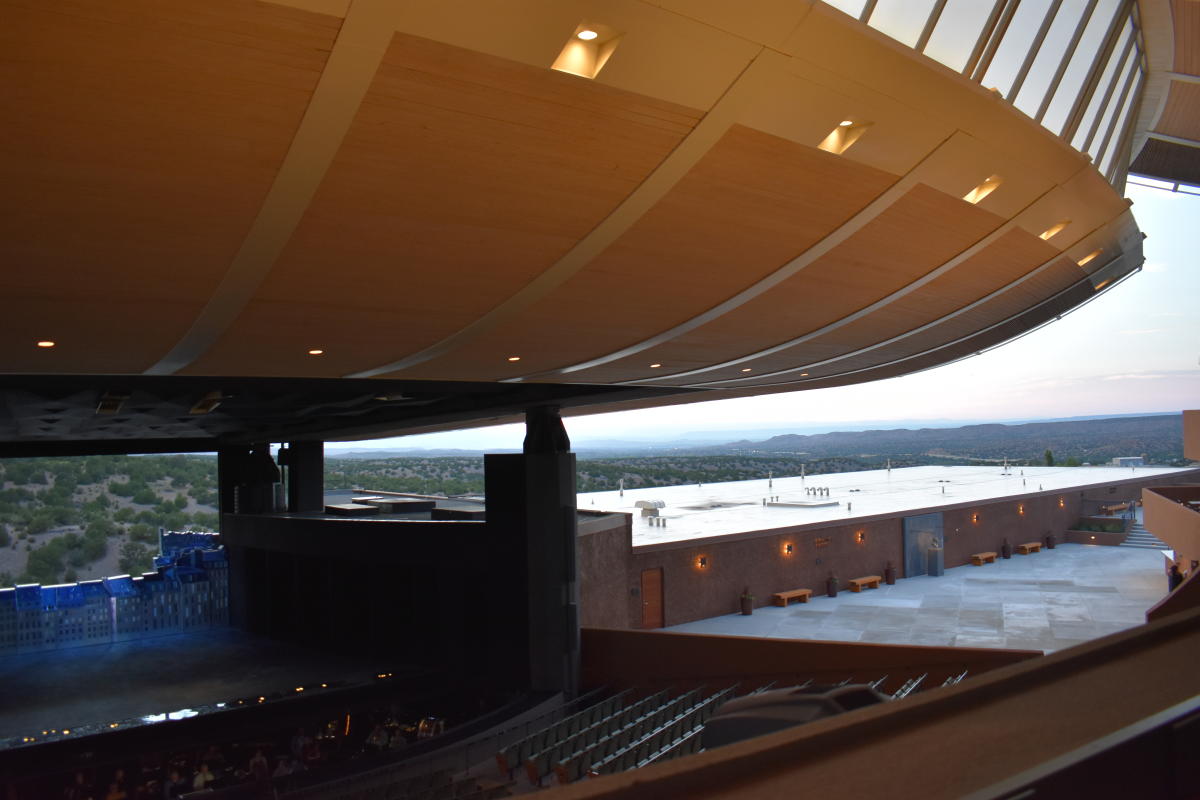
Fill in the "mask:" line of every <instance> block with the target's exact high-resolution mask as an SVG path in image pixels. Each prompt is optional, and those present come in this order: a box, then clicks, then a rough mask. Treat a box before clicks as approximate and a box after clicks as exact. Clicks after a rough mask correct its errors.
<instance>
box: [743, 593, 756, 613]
mask: <svg viewBox="0 0 1200 800" xmlns="http://www.w3.org/2000/svg"><path fill="white" fill-rule="evenodd" d="M740 599H741V603H742V616H745V617H748V616H750V615H751V614H753V613H754V598H753V597H746V596H745V595H742V597H741V598H740Z"/></svg>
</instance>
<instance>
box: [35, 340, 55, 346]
mask: <svg viewBox="0 0 1200 800" xmlns="http://www.w3.org/2000/svg"><path fill="white" fill-rule="evenodd" d="M55 344H57V342H52V341H50V340H49V339H42V340H41V341H40V342H38V343H37V346H38V347H54V345H55Z"/></svg>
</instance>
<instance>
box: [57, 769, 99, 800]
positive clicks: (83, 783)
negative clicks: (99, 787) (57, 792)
mask: <svg viewBox="0 0 1200 800" xmlns="http://www.w3.org/2000/svg"><path fill="white" fill-rule="evenodd" d="M62 796H63V800H95V797H96V794H95V791H94V790H93V789H92V786H91V784H89V783H88V782H87V779H86V778H85V777H84V775H83V773H82V772H76V773H75V775H74V777H73V778H72V779H71V782H70V783H69V784H67V787H66V788H65V789H63V795H62Z"/></svg>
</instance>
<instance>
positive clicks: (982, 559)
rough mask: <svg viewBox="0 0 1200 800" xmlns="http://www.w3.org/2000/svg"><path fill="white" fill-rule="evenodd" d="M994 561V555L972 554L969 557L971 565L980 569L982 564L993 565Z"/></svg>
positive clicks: (989, 553)
mask: <svg viewBox="0 0 1200 800" xmlns="http://www.w3.org/2000/svg"><path fill="white" fill-rule="evenodd" d="M995 561H996V554H995V553H991V552H988V553H974V554H972V556H971V563H972V564H974V565H975V566H977V567H982V566H983V565H984V564H993V563H995Z"/></svg>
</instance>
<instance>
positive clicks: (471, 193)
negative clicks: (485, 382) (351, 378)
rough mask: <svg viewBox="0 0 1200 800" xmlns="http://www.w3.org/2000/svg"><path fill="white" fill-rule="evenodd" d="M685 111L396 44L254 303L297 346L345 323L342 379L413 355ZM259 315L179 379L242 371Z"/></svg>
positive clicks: (669, 135) (607, 205)
mask: <svg viewBox="0 0 1200 800" xmlns="http://www.w3.org/2000/svg"><path fill="white" fill-rule="evenodd" d="M699 116H700V113H699V112H697V111H694V110H692V109H687V108H683V107H680V106H676V105H673V104H670V103H666V102H660V101H656V100H653V99H650V98H645V97H639V96H636V95H633V94H630V93H627V92H623V91H619V90H616V89H612V88H608V87H605V86H601V85H599V84H596V83H593V82H591V81H588V80H584V79H581V78H578V77H575V76H572V75H566V74H563V73H560V72H554V71H552V70H548V69H538V68H535V67H531V66H528V65H525V64H519V63H516V62H512V61H507V60H504V59H501V58H497V57H494V56H489V55H485V54H482V53H478V52H473V51H469V50H464V49H461V48H456V47H452V46H450V45H446V44H441V43H438V42H432V41H429V40H426V39H421V38H418V37H414V36H409V35H405V34H401V33H397V34H396V35H395V37H394V39H393V41H392V44H391V46H390V47H389V49H388V52H387V54H386V56H385V57H384V60H383V63H382V65H381V66H380V69H379V73H378V74H377V75H376V78H375V81H374V83H373V84H372V87H371V89H370V91H369V92H368V94H367V97H366V98H365V100H364V102H363V105H362V108H361V109H360V111H359V113H358V116H357V117H356V119H355V122H354V125H353V126H352V128H351V130H350V132H349V133H348V134H347V136H346V140H345V142H344V143H343V146H342V149H341V151H340V152H339V154H338V156H337V158H336V160H335V162H334V164H333V165H332V166H331V168H330V170H329V173H328V175H327V176H326V178H325V181H324V182H323V184H322V186H321V189H320V190H319V191H318V193H317V196H316V197H315V198H314V200H313V202H312V204H311V205H310V207H309V209H308V211H307V212H306V214H305V216H304V219H303V220H302V222H301V223H300V226H299V228H298V229H297V231H296V233H295V235H294V236H293V238H292V240H291V242H290V243H289V245H288V247H287V249H286V250H285V251H284V253H283V254H282V255H281V256H280V258H279V260H278V262H277V263H276V264H275V267H274V268H273V269H272V271H271V273H270V275H269V276H268V277H267V279H266V280H265V281H264V283H263V285H262V287H261V288H260V289H259V292H258V294H257V299H258V300H260V301H262V303H263V304H273V303H287V304H293V305H295V306H296V307H298V308H300V309H302V310H303V313H302V314H301V315H299V316H298V319H300V320H302V325H301V327H300V328H299V329H295V330H294V331H293V333H294V335H295V336H297V337H299V336H301V335H302V334H303V335H308V336H323V335H325V334H326V333H329V335H331V336H337V335H338V334H336V331H337V330H338V329H339V328H342V327H346V326H352V327H358V328H360V329H361V336H360V338H361V340H362V341H363V342H365V343H366V346H365V347H363V348H362V349H361V350H359V351H358V352H357V353H355V354H354V366H353V367H352V370H354V371H357V370H360V369H368V368H370V367H374V366H377V365H379V364H384V363H387V362H389V361H392V360H395V359H396V358H399V357H402V356H404V355H407V354H409V353H412V352H416V351H418V350H420V349H422V348H424V347H426V346H428V345H429V344H432V343H433V342H436V341H439V340H440V339H442V338H444V337H446V336H448V335H450V334H452V333H454V332H456V331H457V330H459V329H460V328H461V327H463V326H464V325H467V324H469V323H470V322H471V321H473V320H474V319H476V318H478V317H479V316H480V315H482V314H483V313H485V312H487V311H488V310H490V309H491V308H493V307H495V306H496V305H498V304H499V303H501V302H502V301H504V300H506V299H507V298H508V297H509V296H511V295H512V294H513V293H514V292H516V291H517V290H519V289H520V288H521V287H522V286H524V285H525V284H526V283H528V282H529V281H530V280H531V279H533V278H534V277H536V276H537V275H538V274H540V273H541V272H543V271H544V270H546V269H547V268H549V267H550V266H552V265H553V264H554V263H555V262H556V261H557V260H558V259H559V258H560V257H562V256H563V255H564V254H565V253H566V252H567V251H568V250H569V249H570V248H571V247H572V246H574V245H575V244H576V242H577V241H578V240H579V239H580V238H581V237H582V236H584V235H585V234H587V233H588V232H589V231H590V230H591V229H592V228H594V227H595V226H596V224H597V223H599V222H600V221H601V220H602V219H604V218H605V217H606V216H607V215H608V214H609V213H610V212H611V211H612V210H613V209H614V208H615V207H616V206H617V205H618V204H619V203H620V202H621V201H622V200H624V199H625V197H626V196H628V194H629V193H630V192H631V191H632V190H633V189H634V188H636V187H637V185H638V184H639V183H641V181H642V180H643V179H644V178H645V177H646V176H647V175H648V174H649V173H650V172H651V171H652V170H653V169H654V168H655V167H657V166H658V165H659V163H660V162H661V161H662V159H663V158H664V157H666V155H667V154H669V153H670V151H671V150H672V149H673V148H674V147H675V146H676V145H677V144H678V143H679V142H680V140H681V139H682V138H683V137H684V136H685V135H686V134H687V133H688V132H689V131H690V130H691V128H692V126H693V125H694V124H695V123H696V121H697V120H698V118H699ZM263 307H264V306H263V305H253V306H251V307H248V308H247V309H246V311H245V312H244V313H243V314H242V315H241V317H240V318H239V319H238V320H237V322H235V323H234V325H233V326H232V327H231V329H230V330H229V331H228V332H227V333H226V335H225V336H224V337H223V338H222V340H221V341H220V342H219V343H218V344H217V345H216V346H215V347H214V348H212V349H211V350H210V352H209V353H208V354H207V355H206V356H205V357H204V358H202V359H200V360H199V361H198V362H197V363H195V364H194V365H193V366H192V368H191V369H190V370H188V371H190V372H201V373H203V372H221V371H229V370H233V371H239V372H240V371H242V370H244V369H245V368H247V367H248V360H249V359H251V358H253V356H251V355H249V354H245V353H244V347H243V346H242V342H244V341H260V340H261V339H262V336H263V335H265V333H266V328H267V326H268V325H269V324H271V323H270V319H269V315H263V314H260V313H259V311H260V310H261V308H263ZM364 312H365V313H364ZM272 335H274V334H272ZM274 356H275V354H274V353H272V352H263V353H260V354H258V357H261V358H265V359H268V360H269V359H271V358H273V357H274Z"/></svg>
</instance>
